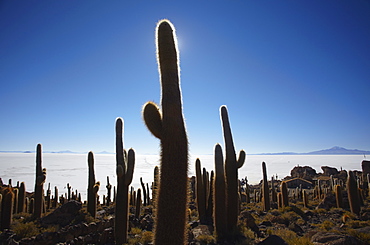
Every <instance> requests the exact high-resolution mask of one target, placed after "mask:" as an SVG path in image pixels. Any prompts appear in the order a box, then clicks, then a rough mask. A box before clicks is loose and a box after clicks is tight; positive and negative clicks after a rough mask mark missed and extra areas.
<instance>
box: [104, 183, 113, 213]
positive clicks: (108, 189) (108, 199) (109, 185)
mask: <svg viewBox="0 0 370 245" xmlns="http://www.w3.org/2000/svg"><path fill="white" fill-rule="evenodd" d="M105 187H106V188H107V206H109V205H110V203H111V201H112V196H111V195H112V194H111V193H112V185H111V184H110V183H109V176H107V185H106V186H105Z"/></svg>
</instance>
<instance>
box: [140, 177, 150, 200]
mask: <svg viewBox="0 0 370 245" xmlns="http://www.w3.org/2000/svg"><path fill="white" fill-rule="evenodd" d="M140 184H141V188H142V189H143V201H144V206H146V205H148V204H147V199H146V194H147V193H146V189H145V184H144V182H143V178H141V177H140ZM140 194H141V193H140Z"/></svg>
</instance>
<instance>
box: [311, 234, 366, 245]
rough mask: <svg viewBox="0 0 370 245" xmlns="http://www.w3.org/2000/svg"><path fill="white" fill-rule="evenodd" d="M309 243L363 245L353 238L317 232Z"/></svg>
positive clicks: (318, 244)
mask: <svg viewBox="0 0 370 245" xmlns="http://www.w3.org/2000/svg"><path fill="white" fill-rule="evenodd" d="M311 242H312V243H313V244H315V245H320V244H325V245H362V244H363V243H362V242H361V241H359V240H358V239H357V238H355V237H353V236H348V235H344V234H339V233H332V232H318V233H316V234H315V235H313V236H312V238H311Z"/></svg>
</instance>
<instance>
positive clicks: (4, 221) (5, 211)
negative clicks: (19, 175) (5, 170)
mask: <svg viewBox="0 0 370 245" xmlns="http://www.w3.org/2000/svg"><path fill="white" fill-rule="evenodd" d="M2 197H3V198H2V199H3V200H2V205H1V222H0V230H4V229H9V228H10V225H11V224H12V219H13V206H14V192H13V190H12V188H11V187H8V188H6V189H4V190H2Z"/></svg>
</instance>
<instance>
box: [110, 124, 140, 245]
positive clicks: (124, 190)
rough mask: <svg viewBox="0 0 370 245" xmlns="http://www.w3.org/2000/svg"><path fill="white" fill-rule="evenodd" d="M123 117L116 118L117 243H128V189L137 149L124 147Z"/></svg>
mask: <svg viewBox="0 0 370 245" xmlns="http://www.w3.org/2000/svg"><path fill="white" fill-rule="evenodd" d="M122 136H123V119H122V118H117V119H116V163H117V165H116V166H117V167H116V172H117V193H116V203H115V213H116V218H115V222H114V236H115V240H116V244H124V243H127V232H128V207H129V200H128V189H129V185H130V184H131V182H132V177H133V174H134V167H135V151H134V150H133V149H129V150H128V152H127V153H126V150H124V148H123V139H122V138H123V137H122Z"/></svg>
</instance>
